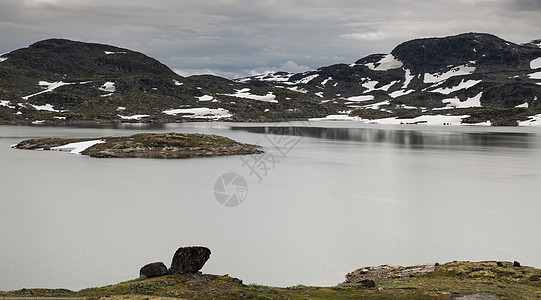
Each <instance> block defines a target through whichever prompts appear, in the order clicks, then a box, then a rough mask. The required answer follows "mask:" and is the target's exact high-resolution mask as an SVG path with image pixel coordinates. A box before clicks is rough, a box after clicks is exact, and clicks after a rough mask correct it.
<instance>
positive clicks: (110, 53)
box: [103, 51, 126, 55]
mask: <svg viewBox="0 0 541 300" xmlns="http://www.w3.org/2000/svg"><path fill="white" fill-rule="evenodd" d="M103 52H105V54H106V55H113V54H126V51H118V52H113V51H103Z"/></svg>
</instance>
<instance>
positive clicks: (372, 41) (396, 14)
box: [0, 0, 541, 78]
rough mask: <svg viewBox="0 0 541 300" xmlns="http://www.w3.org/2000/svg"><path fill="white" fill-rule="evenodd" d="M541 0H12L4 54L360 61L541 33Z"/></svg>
mask: <svg viewBox="0 0 541 300" xmlns="http://www.w3.org/2000/svg"><path fill="white" fill-rule="evenodd" d="M540 15H541V2H540V1H538V0H450V1H430V0H411V1H406V0H382V1H368V0H310V1H308V0H297V1H289V0H272V1H271V0H258V1H251V0H212V1H211V0H199V1H176V0H155V1H146V0H145V1H142V0H115V1H110V0H107V1H105V0H92V1H89V0H3V1H2V2H1V3H0V32H2V43H1V45H0V53H4V52H9V51H11V50H14V49H17V48H20V47H24V46H27V45H29V44H31V43H33V42H36V41H38V40H42V39H46V38H52V37H61V38H68V39H74V40H81V41H87V42H99V43H106V44H112V45H116V46H120V47H125V48H129V49H133V50H136V51H141V52H144V53H145V54H147V55H149V56H152V57H154V58H157V59H158V60H160V61H162V62H163V63H165V64H167V65H168V66H169V67H171V68H172V69H175V70H178V72H179V73H181V74H183V75H190V74H200V73H212V74H217V75H222V76H225V77H229V78H233V77H242V76H248V75H251V74H253V73H254V72H264V71H267V70H280V69H281V70H285V71H292V72H293V71H294V72H298V71H303V70H306V69H310V68H317V67H320V66H325V65H330V64H335V63H342V62H344V63H351V62H353V61H355V60H357V59H359V58H361V57H363V56H365V55H368V54H371V53H388V52H390V51H391V50H392V48H394V46H396V45H397V44H399V43H401V42H403V41H406V40H410V39H414V38H421V37H431V36H445V35H452V34H458V33H463V32H472V31H475V32H489V33H493V34H496V35H498V36H500V37H502V38H504V39H507V40H510V41H513V42H516V43H523V42H527V41H530V40H532V39H538V38H541V36H540V35H541V33H540V32H541V22H539V16H540Z"/></svg>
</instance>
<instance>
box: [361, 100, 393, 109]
mask: <svg viewBox="0 0 541 300" xmlns="http://www.w3.org/2000/svg"><path fill="white" fill-rule="evenodd" d="M389 104H391V102H390V101H389V100H385V101H381V102H378V103H374V104H370V105H364V106H363V108H366V109H379V107H380V106H383V105H389Z"/></svg>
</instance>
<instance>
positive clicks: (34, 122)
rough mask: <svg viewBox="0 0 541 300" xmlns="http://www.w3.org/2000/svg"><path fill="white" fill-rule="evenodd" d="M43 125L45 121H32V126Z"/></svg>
mask: <svg viewBox="0 0 541 300" xmlns="http://www.w3.org/2000/svg"><path fill="white" fill-rule="evenodd" d="M44 123H45V120H36V121H32V124H34V125H40V124H44Z"/></svg>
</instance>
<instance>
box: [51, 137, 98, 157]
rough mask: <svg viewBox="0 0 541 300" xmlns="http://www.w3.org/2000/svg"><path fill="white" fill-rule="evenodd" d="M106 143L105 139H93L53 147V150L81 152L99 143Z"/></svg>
mask: <svg viewBox="0 0 541 300" xmlns="http://www.w3.org/2000/svg"><path fill="white" fill-rule="evenodd" d="M102 143H105V141H104V140H93V141H86V142H78V143H69V144H66V145H63V146H58V147H52V148H51V150H53V151H65V152H69V153H72V154H81V152H83V151H85V150H86V149H88V148H90V147H92V146H94V145H97V144H102Z"/></svg>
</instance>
